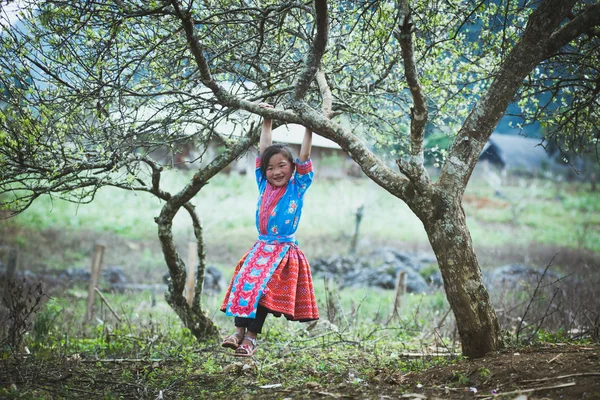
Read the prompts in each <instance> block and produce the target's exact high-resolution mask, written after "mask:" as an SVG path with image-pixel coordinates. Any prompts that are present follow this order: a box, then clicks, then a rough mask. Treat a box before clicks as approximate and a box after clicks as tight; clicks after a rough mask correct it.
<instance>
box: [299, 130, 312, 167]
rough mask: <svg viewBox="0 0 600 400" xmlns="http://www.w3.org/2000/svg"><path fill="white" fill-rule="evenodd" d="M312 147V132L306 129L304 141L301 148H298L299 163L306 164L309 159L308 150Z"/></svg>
mask: <svg viewBox="0 0 600 400" xmlns="http://www.w3.org/2000/svg"><path fill="white" fill-rule="evenodd" d="M311 147H312V131H311V130H310V129H308V128H305V130H304V140H303V141H302V147H300V155H299V156H298V160H300V162H301V163H303V162H306V161H307V160H308V159H309V158H310V149H311Z"/></svg>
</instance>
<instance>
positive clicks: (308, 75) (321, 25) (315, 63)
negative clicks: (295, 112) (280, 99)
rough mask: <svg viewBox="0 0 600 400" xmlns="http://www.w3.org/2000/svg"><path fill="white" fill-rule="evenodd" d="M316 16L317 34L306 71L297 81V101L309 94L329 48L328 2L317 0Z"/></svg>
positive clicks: (307, 61)
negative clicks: (326, 49)
mask: <svg viewBox="0 0 600 400" xmlns="http://www.w3.org/2000/svg"><path fill="white" fill-rule="evenodd" d="M315 14H316V18H315V19H316V25H317V33H316V34H315V38H314V41H313V45H312V47H311V51H310V53H309V54H308V56H307V57H306V65H305V67H304V70H303V71H302V72H301V73H300V76H299V77H298V80H297V81H296V91H295V92H294V100H295V101H299V100H302V99H303V98H304V96H305V95H306V92H308V88H309V87H310V82H311V81H312V79H313V77H314V76H315V74H316V73H317V71H318V69H319V66H320V65H321V58H323V54H325V48H326V47H327V38H328V36H329V21H328V18H329V17H328V12H327V0H315Z"/></svg>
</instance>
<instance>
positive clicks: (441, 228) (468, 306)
mask: <svg viewBox="0 0 600 400" xmlns="http://www.w3.org/2000/svg"><path fill="white" fill-rule="evenodd" d="M436 197H437V198H436ZM432 200H433V201H432V209H433V213H430V214H428V215H426V216H425V218H422V221H423V225H424V227H425V230H426V231H427V234H428V236H429V241H430V243H431V246H432V248H433V251H434V253H435V255H436V257H437V260H438V264H439V267H440V272H441V274H442V278H443V280H444V288H445V290H446V297H447V299H448V302H449V303H450V307H452V311H453V312H454V316H455V318H456V325H457V328H458V333H459V335H460V339H461V344H462V352H463V354H464V355H465V356H467V357H471V358H478V357H483V356H484V355H485V354H487V353H488V352H490V351H494V350H498V349H499V348H501V347H502V339H501V332H500V324H499V323H498V317H497V315H496V311H495V310H494V308H493V306H492V304H491V302H490V297H489V295H488V292H487V290H486V288H485V285H484V283H483V281H482V275H481V269H480V268H479V262H478V261H477V256H476V255H475V251H474V250H473V243H472V241H471V234H470V233H469V229H468V228H467V224H466V219H465V213H464V211H463V208H462V205H461V204H460V200H454V201H452V200H449V196H448V195H447V194H439V193H438V194H437V195H434V197H433V199H432Z"/></svg>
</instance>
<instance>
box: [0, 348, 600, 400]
mask: <svg viewBox="0 0 600 400" xmlns="http://www.w3.org/2000/svg"><path fill="white" fill-rule="evenodd" d="M215 351H218V350H215ZM599 354H600V347H599V346H598V345H574V344H562V343H558V344H551V345H544V346H542V347H528V348H521V349H518V350H517V349H506V350H504V351H501V352H497V353H494V354H490V355H488V356H486V357H485V358H482V359H478V360H472V361H471V360H461V361H459V362H456V363H453V364H451V365H447V366H444V367H435V368H430V369H425V370H423V371H421V372H408V373H406V372H401V371H397V370H396V371H394V370H390V369H382V370H376V371H375V373H374V375H373V376H371V377H369V378H368V379H365V380H363V381H361V382H360V383H358V384H357V383H352V382H349V381H348V380H344V377H347V376H348V374H349V373H348V371H342V372H337V373H332V372H329V373H328V375H330V376H321V378H322V379H321V382H329V383H330V384H319V383H317V382H308V383H298V384H296V385H295V384H294V383H293V380H292V381H288V382H289V383H288V384H286V385H277V384H271V385H265V384H262V385H261V384H259V383H258V381H257V380H258V379H259V377H260V374H261V368H260V366H261V364H262V363H264V362H265V360H263V359H261V355H260V352H259V353H257V355H256V356H255V358H254V359H249V360H242V363H240V362H239V361H240V360H238V359H232V358H231V357H226V356H224V357H222V365H221V368H220V371H219V372H215V373H211V374H206V373H201V372H198V371H200V370H201V369H198V370H196V369H195V368H185V369H184V368H182V367H181V366H180V365H179V364H180V362H178V361H177V360H163V361H158V362H157V361H152V360H145V361H144V360H125V361H121V362H110V361H108V360H105V361H104V362H93V361H92V360H86V359H80V358H74V357H72V356H71V357H63V358H60V359H53V360H47V359H46V360H39V359H38V360H36V359H34V358H29V359H20V360H18V362H17V360H15V359H10V360H2V361H0V390H1V389H4V390H5V391H4V394H5V395H7V394H9V393H11V394H12V396H11V398H83V397H86V398H88V399H100V398H140V399H141V398H146V399H156V398H160V397H157V396H159V392H160V390H158V389H157V388H156V382H153V380H152V378H153V371H154V372H156V371H159V370H163V371H169V373H170V374H171V378H170V379H169V380H168V381H169V384H168V385H165V386H164V388H163V389H161V390H162V391H163V396H164V398H165V399H166V398H171V399H177V398H211V399H212V398H224V399H227V398H233V397H235V398H248V399H249V398H252V399H254V398H256V399H284V398H290V399H291V398H293V399H304V398H325V399H327V398H334V399H339V398H352V399H354V398H357V399H398V398H408V399H480V398H488V399H491V398H504V399H507V398H508V399H516V398H519V399H530V400H533V399H540V400H542V399H600V357H599ZM276 361H277V360H273V359H270V360H269V362H276ZM357 362H359V361H357ZM241 365H243V366H241ZM300 377H302V375H301V374H300V375H299V378H300ZM262 378H263V379H264V376H262ZM154 379H156V377H154ZM298 382H300V380H299V381H298ZM159 387H160V385H159ZM11 388H12V390H13V392H10V389H11ZM1 393H2V392H1V391H0V394H1ZM519 395H521V396H526V397H518V396H519ZM47 396H49V397H47ZM113 396H114V397H113ZM0 397H2V396H1V395H0Z"/></svg>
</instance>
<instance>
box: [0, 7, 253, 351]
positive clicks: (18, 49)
mask: <svg viewBox="0 0 600 400" xmlns="http://www.w3.org/2000/svg"><path fill="white" fill-rule="evenodd" d="M80 6H81V7H79V6H78V5H75V6H74V7H64V8H61V6H60V5H59V4H53V3H52V2H49V3H45V4H39V8H37V7H38V4H34V5H33V6H31V8H29V9H27V8H26V9H25V10H26V11H24V12H22V13H21V20H20V21H19V23H18V24H16V25H12V26H11V25H10V24H7V23H6V21H3V22H4V23H3V24H2V25H3V28H4V29H3V31H2V35H1V36H0V41H1V44H2V50H1V56H0V68H1V70H2V71H3V74H2V75H1V76H0V85H1V86H2V88H3V91H2V95H1V96H0V100H1V101H0V105H1V108H0V126H1V128H0V199H1V200H2V203H1V205H2V210H3V211H4V212H5V213H8V215H9V216H12V215H15V214H17V213H20V212H23V211H24V210H26V209H27V207H29V205H30V204H31V203H32V202H33V201H34V200H35V199H37V198H39V197H40V196H43V195H49V196H54V197H58V198H61V199H64V200H67V201H72V202H77V203H88V202H91V201H93V199H94V196H95V194H96V192H97V190H99V189H100V188H102V187H104V186H113V187H118V188H122V189H125V190H130V191H136V192H147V193H150V194H152V195H154V196H156V197H158V198H159V199H161V200H162V201H163V202H164V204H163V207H162V209H161V212H160V215H158V216H157V218H156V223H157V225H158V237H159V240H160V243H161V245H162V251H163V254H164V257H165V262H166V264H167V266H168V269H169V273H170V276H171V280H170V282H169V285H168V290H167V292H166V293H165V297H166V300H167V302H168V304H169V305H170V306H171V307H172V308H173V309H174V311H175V312H176V313H177V315H178V316H179V317H180V318H181V320H182V321H183V323H184V325H185V326H186V327H188V328H189V329H190V331H191V332H192V333H193V334H194V335H195V336H196V337H198V338H199V339H206V338H210V337H217V336H218V330H217V328H216V326H215V325H214V324H213V322H212V321H211V320H210V319H209V318H208V317H207V316H206V315H205V313H204V312H203V310H202V308H201V304H200V299H201V295H202V287H203V282H204V270H205V261H206V260H205V258H206V257H205V248H204V243H203V240H202V225H201V221H200V219H199V217H198V214H197V212H196V211H195V209H194V206H193V205H192V204H191V203H190V200H191V199H192V197H193V196H195V195H197V194H198V193H199V192H200V190H201V189H202V187H203V186H204V185H206V184H207V182H208V181H209V180H210V178H211V177H213V176H214V175H215V174H217V173H218V172H219V171H221V170H222V169H223V168H225V167H226V166H227V165H229V164H230V163H231V162H232V161H233V160H235V159H236V158H238V157H239V156H240V155H242V154H243V153H244V152H246V151H247V150H248V148H249V147H250V146H251V145H252V144H253V143H256V142H257V141H258V137H259V132H260V130H259V129H258V127H256V129H255V127H254V124H248V123H247V118H248V116H247V115H245V116H244V115H240V114H239V113H237V114H236V113H232V112H229V111H228V110H217V109H216V108H215V104H214V102H212V101H211V100H210V99H206V95H205V93H203V92H202V91H201V90H197V88H196V87H195V83H194V81H193V80H191V79H189V78H188V76H187V75H188V74H189V73H188V72H187V67H186V62H187V60H186V57H184V56H183V55H182V53H183V51H182V49H183V50H185V41H181V40H180V37H179V35H177V34H176V32H177V29H176V28H173V27H172V26H170V25H168V24H162V23H160V21H158V23H156V24H155V25H154V26H153V27H152V28H153V29H152V30H150V31H136V30H135V28H136V26H135V18H136V17H131V18H132V19H133V22H132V21H129V22H130V23H129V24H128V23H127V21H124V20H122V19H120V18H118V15H117V14H112V12H111V10H110V8H106V7H104V6H102V5H99V4H95V5H94V4H92V5H90V4H81V5H80ZM148 35H150V36H152V35H155V36H154V39H155V40H156V41H155V42H152V43H148V42H147V39H148ZM174 66H178V67H181V68H182V70H180V72H181V74H180V75H178V76H177V78H174V77H173V75H174V74H173V70H174V68H175V67H174ZM224 119H228V120H229V121H231V122H233V123H240V122H242V121H243V122H244V127H243V129H240V132H242V133H244V134H243V135H241V136H239V137H236V136H231V135H230V134H228V135H225V134H223V133H221V132H218V130H217V129H216V126H217V125H218V124H219V121H222V120H224ZM212 138H218V140H220V142H221V143H224V144H225V147H226V149H225V150H224V151H223V152H221V153H220V154H218V155H217V156H216V157H214V158H213V159H207V158H208V156H207V155H206V154H204V152H205V151H206V150H207V148H208V145H209V141H210V140H211V139H212ZM191 139H193V140H194V141H195V142H196V143H197V144H198V148H197V150H198V152H199V156H198V157H199V158H200V159H202V158H204V160H203V161H204V163H203V165H204V166H203V167H202V168H200V169H198V170H197V171H196V173H195V174H194V175H193V178H192V179H191V181H190V182H189V183H188V184H187V185H186V186H185V187H184V188H181V189H180V190H179V191H177V192H175V193H171V192H169V191H168V190H166V189H165V188H164V185H163V182H162V181H161V177H162V172H163V170H164V166H163V165H160V164H159V163H158V162H157V161H155V160H154V159H153V158H152V157H150V154H151V153H152V152H153V151H155V150H157V149H159V148H165V147H166V148H171V149H176V148H177V146H178V145H179V144H180V143H182V142H184V141H189V140H191ZM181 209H184V210H185V211H187V213H188V214H189V216H190V218H191V221H192V225H193V229H194V235H195V237H196V240H197V243H198V266H197V278H196V283H195V292H194V297H193V299H192V302H191V304H188V303H187V301H186V299H185V297H184V295H183V290H184V286H185V281H186V269H185V265H184V263H183V261H182V259H181V257H180V256H179V254H178V252H177V249H176V247H175V242H174V237H173V233H172V221H173V218H174V217H175V215H176V214H177V212H178V211H179V210H181Z"/></svg>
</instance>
